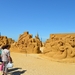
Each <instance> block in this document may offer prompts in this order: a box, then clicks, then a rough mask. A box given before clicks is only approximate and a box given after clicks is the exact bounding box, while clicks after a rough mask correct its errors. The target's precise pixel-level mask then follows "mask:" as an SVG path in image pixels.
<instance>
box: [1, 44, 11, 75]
mask: <svg viewBox="0 0 75 75" xmlns="http://www.w3.org/2000/svg"><path fill="white" fill-rule="evenodd" d="M9 48H10V45H4V46H3V47H2V49H3V50H2V54H1V56H2V62H3V65H4V66H3V75H7V71H8V68H7V67H6V66H7V64H8V62H11V63H12V58H11V56H10V50H9Z"/></svg>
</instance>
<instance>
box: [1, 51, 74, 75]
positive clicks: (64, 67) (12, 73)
mask: <svg viewBox="0 0 75 75" xmlns="http://www.w3.org/2000/svg"><path fill="white" fill-rule="evenodd" d="M11 56H12V58H13V62H14V63H13V64H14V67H13V68H12V69H9V72H8V75H75V63H61V62H55V61H50V60H49V59H46V58H44V57H40V54H27V55H26V54H22V53H14V52H11ZM0 75H1V72H0Z"/></svg>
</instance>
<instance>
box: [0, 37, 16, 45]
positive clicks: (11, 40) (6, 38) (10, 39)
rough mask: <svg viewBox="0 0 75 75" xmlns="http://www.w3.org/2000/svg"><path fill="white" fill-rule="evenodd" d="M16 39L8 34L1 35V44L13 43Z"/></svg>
mask: <svg viewBox="0 0 75 75" xmlns="http://www.w3.org/2000/svg"><path fill="white" fill-rule="evenodd" d="M14 42H15V41H14V40H13V39H12V38H8V37H7V36H0V46H2V45H5V44H13V43H14Z"/></svg>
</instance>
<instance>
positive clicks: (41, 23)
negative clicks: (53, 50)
mask: <svg viewBox="0 0 75 75" xmlns="http://www.w3.org/2000/svg"><path fill="white" fill-rule="evenodd" d="M25 31H29V33H30V34H33V36H35V35H36V34H37V32H38V34H39V36H40V38H42V40H43V41H45V40H46V39H48V38H49V36H50V34H52V33H74V32H75V0H0V32H1V34H2V35H5V36H8V37H10V38H13V39H15V40H17V39H18V37H19V35H20V34H22V33H23V32H25Z"/></svg>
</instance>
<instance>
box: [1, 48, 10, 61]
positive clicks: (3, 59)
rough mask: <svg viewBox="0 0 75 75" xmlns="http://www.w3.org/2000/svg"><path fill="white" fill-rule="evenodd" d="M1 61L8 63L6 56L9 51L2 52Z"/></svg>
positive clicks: (8, 54)
mask: <svg viewBox="0 0 75 75" xmlns="http://www.w3.org/2000/svg"><path fill="white" fill-rule="evenodd" d="M1 56H2V61H8V56H10V51H9V50H8V49H4V50H2V55H1Z"/></svg>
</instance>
